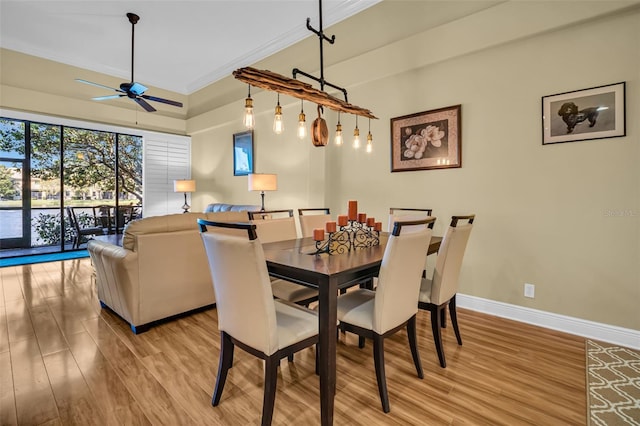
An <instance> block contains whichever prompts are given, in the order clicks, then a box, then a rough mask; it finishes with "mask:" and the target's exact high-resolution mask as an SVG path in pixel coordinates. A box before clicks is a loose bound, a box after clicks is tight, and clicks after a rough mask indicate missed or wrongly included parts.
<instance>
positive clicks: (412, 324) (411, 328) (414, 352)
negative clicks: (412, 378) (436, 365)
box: [407, 315, 424, 379]
mask: <svg viewBox="0 0 640 426" xmlns="http://www.w3.org/2000/svg"><path fill="white" fill-rule="evenodd" d="M407 335H408V336H409V347H410V348H411V356H412V357H413V364H414V365H415V366H416V372H417V373H418V377H419V378H421V379H424V374H423V373H422V363H421V362H420V354H419V353H418V345H417V338H416V316H415V315H414V316H412V317H411V318H409V321H407Z"/></svg>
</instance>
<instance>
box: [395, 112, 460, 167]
mask: <svg viewBox="0 0 640 426" xmlns="http://www.w3.org/2000/svg"><path fill="white" fill-rule="evenodd" d="M460 113H461V106H460V105H453V106H449V107H446V108H440V109H434V110H431V111H424V112H418V113H416V114H411V115H404V116H402V117H395V118H392V119H391V171H392V172H406V171H411V170H429V169H448V168H454V167H461V166H462V138H461V131H462V129H461V116H460Z"/></svg>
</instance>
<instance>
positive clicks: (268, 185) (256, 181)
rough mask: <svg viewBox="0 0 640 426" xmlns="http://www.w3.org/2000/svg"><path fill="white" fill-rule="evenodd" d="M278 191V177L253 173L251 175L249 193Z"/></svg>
mask: <svg viewBox="0 0 640 426" xmlns="http://www.w3.org/2000/svg"><path fill="white" fill-rule="evenodd" d="M277 189H278V175H273V174H267V173H253V174H250V175H249V191H275V190H277Z"/></svg>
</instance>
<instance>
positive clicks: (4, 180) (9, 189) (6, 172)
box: [0, 164, 17, 200]
mask: <svg viewBox="0 0 640 426" xmlns="http://www.w3.org/2000/svg"><path fill="white" fill-rule="evenodd" d="M15 195H17V191H16V189H15V188H14V187H13V181H12V180H11V170H10V169H9V168H7V167H6V166H5V165H3V164H0V200H2V199H12V198H13V197H14V196H15Z"/></svg>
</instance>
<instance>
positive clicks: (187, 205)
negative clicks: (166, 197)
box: [182, 192, 191, 213]
mask: <svg viewBox="0 0 640 426" xmlns="http://www.w3.org/2000/svg"><path fill="white" fill-rule="evenodd" d="M190 208H191V206H190V205H189V204H187V193H186V192H185V193H184V204H183V205H182V210H184V211H183V212H182V213H189V209H190Z"/></svg>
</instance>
